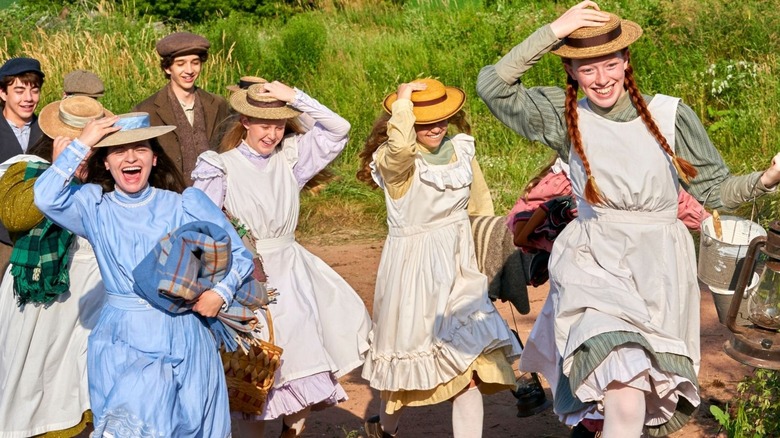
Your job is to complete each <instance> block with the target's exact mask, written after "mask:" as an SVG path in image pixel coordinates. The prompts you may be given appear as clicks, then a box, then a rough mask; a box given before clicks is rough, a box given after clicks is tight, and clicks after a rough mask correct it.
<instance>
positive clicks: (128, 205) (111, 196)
mask: <svg viewBox="0 0 780 438" xmlns="http://www.w3.org/2000/svg"><path fill="white" fill-rule="evenodd" d="M117 190H119V189H118V188H115V189H114V191H113V192H110V193H108V194H106V197H107V198H108V199H110V200H111V201H113V202H116V203H117V204H118V205H119V206H120V207H125V208H137V207H143V206H145V205H146V204H148V203H150V202H152V200H153V199H154V197H155V195H156V194H157V189H155V188H154V187H152V188H151V189H150V190H151V192H152V193H150V194H149V196H147V197H146V199H144V200H143V201H140V202H136V203H132V204H131V203H128V202H124V201H120V200H119V198H118V197H117V195H116V191H117Z"/></svg>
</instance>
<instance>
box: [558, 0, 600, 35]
mask: <svg viewBox="0 0 780 438" xmlns="http://www.w3.org/2000/svg"><path fill="white" fill-rule="evenodd" d="M607 21H609V14H607V13H606V12H601V10H600V9H599V5H597V4H596V2H593V1H591V0H585V1H584V2H581V3H577V4H576V5H574V6H572V7H571V8H569V10H568V11H566V12H564V13H563V15H561V16H560V17H558V19H557V20H555V21H553V22H552V23H550V29H551V30H552V31H553V33H554V34H555V36H556V37H558V39H559V40H562V39H564V38H566V37H567V36H569V35H570V34H571V33H572V32H574V31H575V30H577V29H579V28H581V27H599V26H603V25H604V24H605V23H606V22H607Z"/></svg>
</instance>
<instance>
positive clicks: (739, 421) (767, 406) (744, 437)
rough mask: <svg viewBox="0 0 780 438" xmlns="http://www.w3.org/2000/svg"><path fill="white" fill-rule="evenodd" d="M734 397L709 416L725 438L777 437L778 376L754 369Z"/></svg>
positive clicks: (779, 421) (779, 409) (779, 416)
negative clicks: (726, 435) (726, 436)
mask: <svg viewBox="0 0 780 438" xmlns="http://www.w3.org/2000/svg"><path fill="white" fill-rule="evenodd" d="M737 393H738V397H737V399H736V401H735V402H734V403H733V404H729V405H726V409H725V410H723V409H721V408H719V407H717V406H715V405H712V406H710V412H711V413H712V415H713V416H714V417H715V419H716V420H718V423H720V425H721V426H722V427H723V429H725V432H726V433H727V434H728V436H729V438H761V437H770V436H774V437H777V436H780V372H778V371H772V370H765V369H757V370H756V371H755V372H754V373H753V375H752V376H747V377H745V379H744V380H742V382H740V383H739V384H738V385H737Z"/></svg>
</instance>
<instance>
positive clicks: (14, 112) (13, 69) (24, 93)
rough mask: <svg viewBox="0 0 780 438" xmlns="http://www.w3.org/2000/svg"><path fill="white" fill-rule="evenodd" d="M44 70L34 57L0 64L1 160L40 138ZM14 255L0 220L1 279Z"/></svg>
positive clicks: (25, 150) (10, 60)
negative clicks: (0, 107) (37, 112)
mask: <svg viewBox="0 0 780 438" xmlns="http://www.w3.org/2000/svg"><path fill="white" fill-rule="evenodd" d="M43 78H44V74H43V72H42V71H41V63H40V62H38V60H37V59H32V58H24V57H20V58H11V59H9V60H7V61H6V62H5V63H4V64H3V65H2V66H0V105H2V112H3V120H0V163H4V162H5V161H6V160H8V159H10V158H13V157H15V156H17V155H19V154H23V153H25V152H27V149H28V148H29V147H30V146H32V145H33V144H35V142H37V141H38V140H39V139H40V138H41V135H42V133H41V128H39V127H38V117H37V116H36V115H35V109H36V108H37V106H38V100H39V99H40V94H41V86H42V85H43ZM10 258H11V238H10V236H9V235H8V230H7V229H6V228H5V226H3V225H2V224H0V279H2V278H3V274H4V273H5V268H6V267H7V266H8V261H9V260H10Z"/></svg>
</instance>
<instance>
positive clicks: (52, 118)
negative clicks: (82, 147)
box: [38, 96, 114, 138]
mask: <svg viewBox="0 0 780 438" xmlns="http://www.w3.org/2000/svg"><path fill="white" fill-rule="evenodd" d="M113 115H114V114H113V113H112V112H111V111H109V110H107V109H105V108H103V105H101V104H100V102H98V101H97V100H95V99H93V98H91V97H87V96H73V97H68V98H66V99H63V100H57V101H55V102H52V103H50V104H48V105H46V106H45V107H44V108H43V109H42V110H41V113H40V115H38V126H40V128H41V131H43V133H44V134H46V135H47V136H49V137H51V138H55V137H60V136H62V137H70V138H76V137H78V136H79V134H81V131H82V130H83V129H84V126H85V125H86V124H87V122H89V121H90V120H94V119H100V118H103V117H111V116H113Z"/></svg>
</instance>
